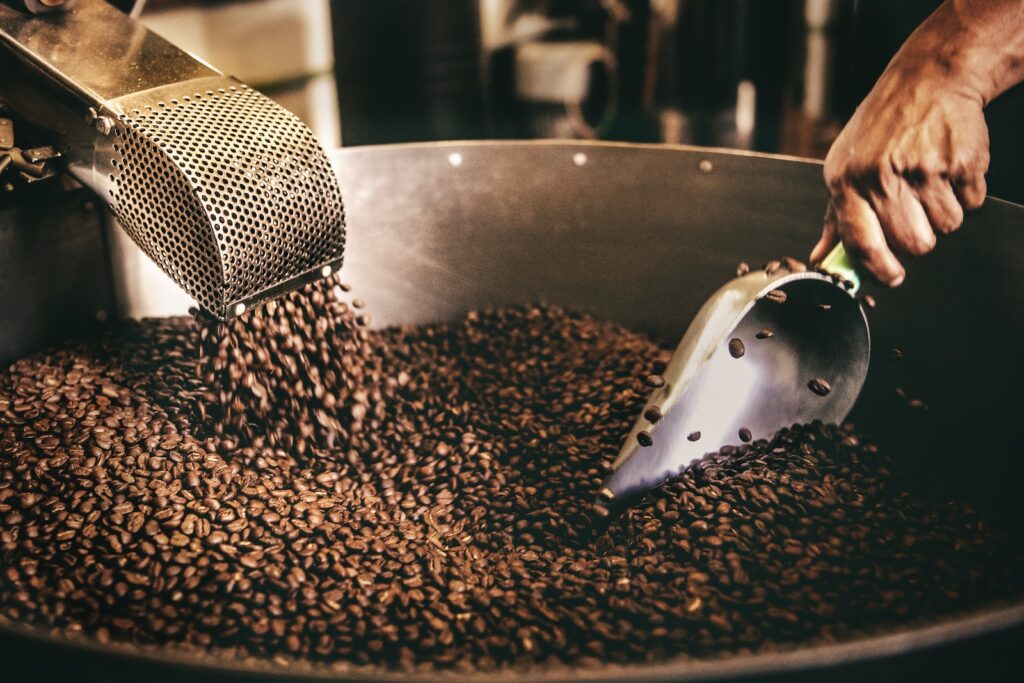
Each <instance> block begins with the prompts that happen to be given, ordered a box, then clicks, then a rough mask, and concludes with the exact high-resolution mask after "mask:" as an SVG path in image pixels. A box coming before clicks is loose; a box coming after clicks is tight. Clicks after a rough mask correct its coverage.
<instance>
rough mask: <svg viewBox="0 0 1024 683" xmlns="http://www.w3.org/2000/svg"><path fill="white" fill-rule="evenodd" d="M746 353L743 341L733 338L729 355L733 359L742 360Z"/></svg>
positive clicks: (730, 341)
mask: <svg viewBox="0 0 1024 683" xmlns="http://www.w3.org/2000/svg"><path fill="white" fill-rule="evenodd" d="M746 351H747V348H746V347H745V346H744V345H743V340H742V339H738V338H736V337H733V338H732V339H730V340H729V355H730V356H732V357H733V358H742V357H743V354H744V353H746Z"/></svg>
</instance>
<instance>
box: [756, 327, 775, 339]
mask: <svg viewBox="0 0 1024 683" xmlns="http://www.w3.org/2000/svg"><path fill="white" fill-rule="evenodd" d="M754 336H755V337H757V338H758V339H771V338H772V337H774V336H775V333H774V332H772V331H771V330H769V329H768V328H765V329H763V330H758V332H757V334H755V335H754Z"/></svg>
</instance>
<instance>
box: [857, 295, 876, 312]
mask: <svg viewBox="0 0 1024 683" xmlns="http://www.w3.org/2000/svg"><path fill="white" fill-rule="evenodd" d="M860 300H861V301H863V302H864V305H865V306H867V307H868V308H872V309H873V308H874V307H875V306H876V305H877V304H876V302H875V297H873V296H871V295H870V294H865V295H864V296H862V297H861V298H860Z"/></svg>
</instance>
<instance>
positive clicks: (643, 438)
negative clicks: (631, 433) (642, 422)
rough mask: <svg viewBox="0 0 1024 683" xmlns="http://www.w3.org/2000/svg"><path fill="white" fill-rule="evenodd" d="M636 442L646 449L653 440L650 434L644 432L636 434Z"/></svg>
mask: <svg viewBox="0 0 1024 683" xmlns="http://www.w3.org/2000/svg"><path fill="white" fill-rule="evenodd" d="M636 442H637V443H638V444H640V445H641V446H643V447H644V448H646V447H648V446H650V445H651V444H653V443H654V439H653V438H651V435H650V433H648V432H645V431H639V432H637V434H636Z"/></svg>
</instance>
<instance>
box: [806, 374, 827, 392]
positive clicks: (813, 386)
mask: <svg viewBox="0 0 1024 683" xmlns="http://www.w3.org/2000/svg"><path fill="white" fill-rule="evenodd" d="M807 388H808V389H810V390H811V391H813V392H814V393H816V394H817V395H818V396H828V394H829V392H831V391H832V386H831V385H830V384H829V383H828V382H827V381H825V380H824V379H822V378H821V377H815V378H814V379H812V380H811V381H809V382H808V383H807Z"/></svg>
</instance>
